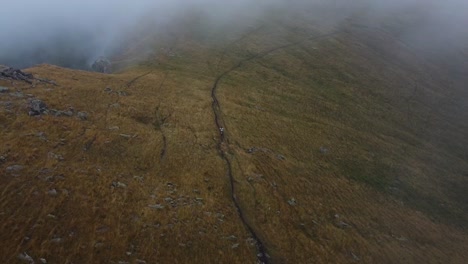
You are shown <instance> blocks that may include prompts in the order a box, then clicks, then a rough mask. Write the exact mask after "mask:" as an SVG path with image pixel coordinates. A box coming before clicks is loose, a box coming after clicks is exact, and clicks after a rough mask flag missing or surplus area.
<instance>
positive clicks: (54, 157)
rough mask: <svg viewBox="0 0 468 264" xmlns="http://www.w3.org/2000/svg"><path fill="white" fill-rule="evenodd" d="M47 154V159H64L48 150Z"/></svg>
mask: <svg viewBox="0 0 468 264" xmlns="http://www.w3.org/2000/svg"><path fill="white" fill-rule="evenodd" d="M48 156H49V159H54V160H58V161H64V160H65V159H64V158H63V156H62V155H60V154H55V153H53V152H49V154H48Z"/></svg>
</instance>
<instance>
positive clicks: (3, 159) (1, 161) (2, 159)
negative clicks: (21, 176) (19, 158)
mask: <svg viewBox="0 0 468 264" xmlns="http://www.w3.org/2000/svg"><path fill="white" fill-rule="evenodd" d="M5 161H6V158H5V156H0V164H2V163H3V162H5Z"/></svg>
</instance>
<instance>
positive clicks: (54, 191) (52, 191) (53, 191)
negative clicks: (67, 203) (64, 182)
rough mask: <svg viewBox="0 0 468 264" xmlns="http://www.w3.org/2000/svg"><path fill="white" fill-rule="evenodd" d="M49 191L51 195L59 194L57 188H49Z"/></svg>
mask: <svg viewBox="0 0 468 264" xmlns="http://www.w3.org/2000/svg"><path fill="white" fill-rule="evenodd" d="M47 193H48V194H49V195H50V196H57V194H58V192H57V190H55V189H52V190H49V191H48V192H47Z"/></svg>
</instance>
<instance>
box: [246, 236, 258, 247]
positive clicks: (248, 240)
mask: <svg viewBox="0 0 468 264" xmlns="http://www.w3.org/2000/svg"><path fill="white" fill-rule="evenodd" d="M245 241H246V242H247V243H248V244H249V245H251V246H255V245H257V241H255V239H253V238H251V237H249V238H247V239H246V240H245Z"/></svg>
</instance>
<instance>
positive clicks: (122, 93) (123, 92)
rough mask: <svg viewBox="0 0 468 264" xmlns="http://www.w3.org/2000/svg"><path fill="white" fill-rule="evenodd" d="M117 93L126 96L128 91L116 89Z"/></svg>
mask: <svg viewBox="0 0 468 264" xmlns="http://www.w3.org/2000/svg"><path fill="white" fill-rule="evenodd" d="M117 94H118V95H119V96H128V93H127V92H125V91H118V92H117Z"/></svg>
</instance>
